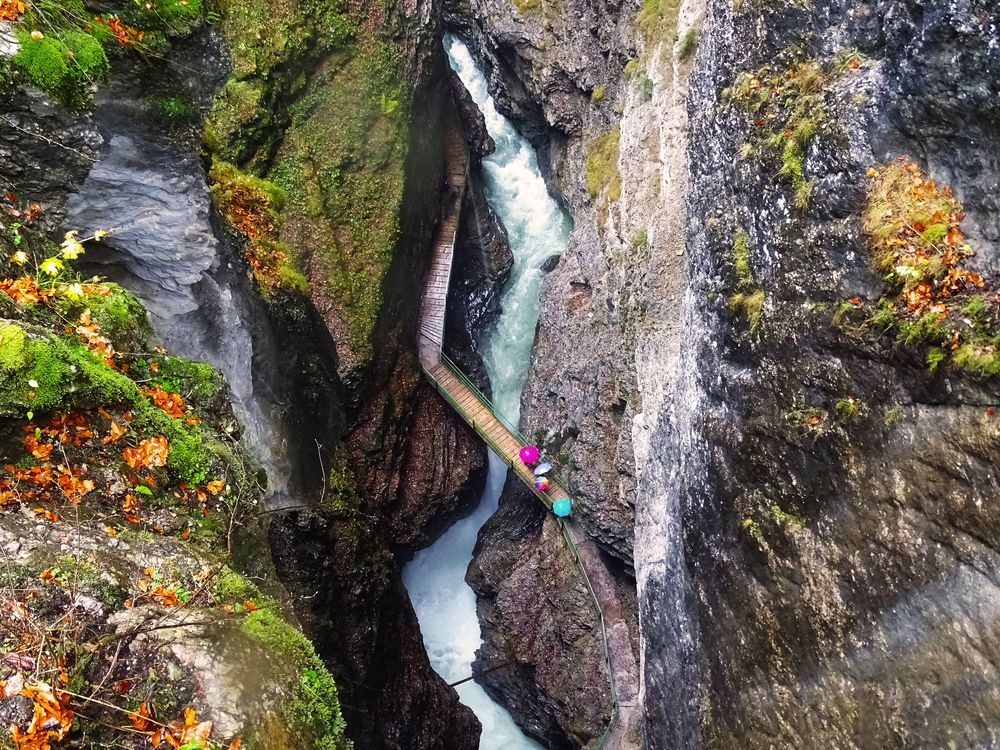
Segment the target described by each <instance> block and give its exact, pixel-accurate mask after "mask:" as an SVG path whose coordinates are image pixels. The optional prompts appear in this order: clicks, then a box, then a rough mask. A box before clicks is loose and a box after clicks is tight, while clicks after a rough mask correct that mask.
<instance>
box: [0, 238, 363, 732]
mask: <svg viewBox="0 0 1000 750" xmlns="http://www.w3.org/2000/svg"><path fill="white" fill-rule="evenodd" d="M95 234H98V235H99V234H101V233H95ZM92 239H94V237H88V238H79V237H78V236H77V235H76V234H75V233H70V234H68V235H67V236H66V239H65V241H64V242H63V243H62V245H61V246H56V245H54V244H53V243H51V242H50V241H48V240H47V239H46V237H45V236H44V235H43V234H41V233H40V232H37V231H35V230H32V229H29V228H26V227H24V226H22V225H21V224H20V223H13V222H12V223H8V224H0V451H2V452H3V455H4V457H5V461H6V462H7V463H5V464H4V465H3V466H2V467H0V514H3V515H4V522H3V523H2V524H0V544H3V546H4V548H5V549H7V550H8V551H9V554H8V560H7V565H6V567H5V568H4V570H3V571H2V572H0V585H2V586H4V587H5V589H6V590H7V591H8V592H9V593H10V596H9V598H10V599H11V601H10V602H9V606H10V607H11V608H12V609H13V610H16V612H17V615H16V617H15V618H13V619H11V620H10V621H9V622H8V631H9V635H10V636H11V638H9V639H8V644H7V646H6V648H7V650H8V652H9V654H11V655H13V656H14V657H16V658H13V659H11V660H9V661H7V662H6V663H5V664H4V665H0V679H2V680H5V681H6V684H7V685H8V691H9V695H19V696H21V697H23V698H24V700H25V701H27V704H28V712H29V716H31V715H32V714H31V712H32V710H33V711H34V716H35V717H41V718H40V719H38V720H36V721H33V722H32V723H31V724H30V725H29V724H27V723H26V722H25V723H23V724H21V725H19V726H20V728H19V730H18V731H19V732H21V733H22V734H21V736H22V738H23V742H22V743H21V745H20V746H23V747H47V746H49V745H50V744H51V745H53V746H59V745H61V744H63V743H58V744H57V741H60V740H62V741H63V742H64V743H65V744H66V745H67V746H69V745H71V746H77V745H79V746H81V747H111V746H114V747H122V748H126V749H127V750H140V749H141V748H146V747H149V746H150V743H152V744H154V745H156V744H167V745H170V746H172V747H185V748H191V750H194V748H201V749H202V750H208V749H209V748H223V747H227V746H229V745H230V743H233V742H235V741H236V739H239V740H240V742H239V743H236V744H238V745H240V746H241V747H243V748H246V750H265V749H266V748H267V749H269V748H274V747H287V748H290V749H294V750H312V748H324V750H347V749H348V748H349V747H350V742H349V741H348V740H347V739H346V738H345V734H344V731H345V727H344V720H343V718H342V716H341V712H340V706H339V700H338V695H337V688H336V685H335V684H334V681H333V678H332V676H331V675H330V672H329V671H328V670H327V668H326V667H325V666H324V665H323V663H322V662H321V661H320V660H319V658H318V657H317V656H316V653H315V651H314V649H313V646H312V644H311V643H310V642H309V641H308V640H307V639H306V637H305V636H304V635H303V634H302V633H301V632H300V631H299V629H298V628H296V627H295V626H294V625H293V624H291V623H290V622H289V621H288V620H287V619H286V617H285V615H284V614H283V611H282V607H281V605H280V604H279V602H278V600H277V599H276V598H274V597H272V596H269V595H267V594H265V593H262V591H261V588H259V587H258V586H257V585H255V584H254V583H251V582H250V581H249V580H247V579H246V578H244V577H243V576H241V575H240V574H239V573H237V572H235V571H234V570H233V569H232V568H230V567H229V565H232V564H234V563H232V562H230V561H229V556H230V553H231V551H232V549H233V545H234V534H233V532H234V530H235V529H239V530H240V532H239V543H240V545H241V547H242V548H243V549H242V550H241V553H240V554H241V556H242V557H244V558H248V559H254V558H257V559H259V558H260V557H261V549H262V548H265V545H266V539H265V535H264V529H263V527H261V526H260V524H259V523H258V521H256V520H255V517H254V515H253V510H254V509H255V507H256V506H257V503H258V502H259V499H260V488H259V487H258V485H257V482H256V479H255V476H256V472H255V471H254V466H253V464H252V463H251V461H250V460H249V458H248V456H247V455H246V453H245V450H244V448H243V447H242V446H241V444H240V443H239V441H238V440H237V439H236V437H237V425H236V422H235V419H234V416H233V414H232V411H231V405H230V403H229V401H228V392H227V390H226V388H225V385H224V383H223V381H222V378H221V376H220V375H219V374H218V373H217V372H216V371H215V370H213V369H212V368H211V367H209V366H208V365H204V364H201V363H197V362H190V361H188V360H185V359H182V358H178V357H172V356H169V355H167V354H166V353H164V352H163V350H162V349H159V348H154V347H153V345H152V343H151V342H150V340H149V327H148V325H147V323H146V313H145V310H144V309H143V308H142V306H141V305H140V304H139V303H138V302H137V301H136V300H135V298H133V297H132V296H131V295H130V294H128V292H126V291H125V290H123V289H121V288H120V287H118V286H116V285H113V284H106V283H101V282H100V281H99V280H96V279H87V280H84V279H82V278H80V277H79V276H78V275H77V274H76V273H75V272H74V271H73V270H72V268H71V265H70V264H71V261H73V260H75V259H76V258H78V257H79V256H80V255H82V254H84V253H85V251H86V249H85V248H86V245H87V243H88V242H89V241H91V240H92ZM248 546H249V547H250V549H249V550H248V549H246V547H248ZM255 567H264V569H263V570H262V573H263V577H262V578H261V585H262V586H263V585H266V586H267V587H268V588H271V587H273V586H274V583H273V579H272V578H271V577H270V576H271V575H272V573H271V572H270V571H269V570H267V569H266V566H259V565H256V566H255ZM29 661H30V666H29V664H28V662H29ZM202 684H210V685H212V686H213V687H212V690H210V691H207V692H202V691H199V690H198V689H197V688H198V686H199V685H202ZM63 691H66V692H65V693H63ZM223 715H225V716H228V717H231V719H230V720H229V721H228V722H224V721H221V719H222V718H223ZM233 719H235V720H236V721H237V722H238V723H237V724H235V726H236V727H237V728H238V729H239V734H238V735H233V733H232V731H233V730H232V727H233V726H234V723H233ZM16 720H17V717H11V716H9V717H7V718H5V719H4V724H3V728H4V729H5V730H9V729H11V728H12V726H13V724H11V723H10V722H12V721H16ZM122 727H128V729H127V730H126V729H122ZM222 727H229V728H230V729H223V728H222ZM224 732H225V733H224ZM32 743H34V744H32ZM40 743H41V744H40Z"/></svg>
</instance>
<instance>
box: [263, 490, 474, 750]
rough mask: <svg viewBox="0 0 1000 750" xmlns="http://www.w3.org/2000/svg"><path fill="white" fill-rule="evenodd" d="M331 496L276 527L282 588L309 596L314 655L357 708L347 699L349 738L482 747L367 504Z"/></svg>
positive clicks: (376, 743) (341, 494)
mask: <svg viewBox="0 0 1000 750" xmlns="http://www.w3.org/2000/svg"><path fill="white" fill-rule="evenodd" d="M327 497H328V502H327V509H326V511H325V512H324V513H322V514H319V513H299V512H294V513H289V514H286V515H284V516H282V517H281V518H280V519H279V520H278V521H277V522H276V523H275V524H273V525H272V527H271V538H272V550H273V554H274V557H275V565H276V566H277V568H278V570H279V571H282V574H283V579H284V580H285V581H286V584H287V585H289V586H290V588H291V589H292V590H293V591H294V592H295V593H297V594H300V595H301V596H303V597H309V599H308V601H309V613H310V614H309V617H310V624H311V627H310V628H309V629H310V631H311V632H312V634H313V640H314V642H315V643H316V647H317V650H318V652H319V653H320V654H321V655H322V656H324V657H325V658H326V659H327V660H328V662H329V663H331V664H333V671H334V676H335V677H336V678H337V679H338V680H339V681H340V683H339V684H349V685H351V688H350V694H351V695H352V696H354V700H357V701H359V704H355V705H354V706H353V707H351V706H348V705H346V703H347V701H346V700H345V706H344V711H345V718H346V719H347V723H348V727H349V731H350V736H351V738H352V739H353V740H354V741H355V743H356V744H357V745H358V746H359V747H365V748H391V749H392V750H404V749H405V748H411V747H412V748H437V749H438V750H450V749H451V748H470V749H471V748H475V747H477V746H478V743H479V732H480V725H479V721H478V719H476V717H475V716H474V715H473V714H472V712H471V711H469V710H468V709H467V708H465V707H464V706H460V705H459V703H458V696H457V695H456V694H455V692H454V690H451V689H447V690H443V689H442V682H441V679H440V678H439V677H437V675H436V674H434V673H433V672H432V671H431V670H430V667H429V665H428V663H427V654H426V653H425V651H424V646H423V643H422V641H421V639H420V632H419V629H418V627H417V621H416V615H414V613H413V609H412V607H411V606H410V604H409V601H408V600H407V598H406V591H405V590H404V589H403V586H402V583H401V581H400V576H399V569H398V566H397V565H396V562H395V560H394V559H393V557H392V555H391V554H390V553H389V552H388V549H387V547H386V544H385V542H384V541H382V539H380V538H379V530H378V529H377V528H376V527H375V525H374V524H373V523H372V522H371V520H370V518H369V517H368V516H367V514H366V510H367V509H366V507H365V505H364V500H363V499H362V498H358V497H357V496H355V495H354V494H353V490H352V489H347V490H346V491H345V490H344V489H338V488H331V490H330V493H329V494H328V496H327ZM345 570H349V571H351V572H352V575H351V576H345V575H344V574H343V572H344V571H345ZM359 709H360V710H359Z"/></svg>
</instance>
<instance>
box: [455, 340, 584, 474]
mask: <svg viewBox="0 0 1000 750" xmlns="http://www.w3.org/2000/svg"><path fill="white" fill-rule="evenodd" d="M440 356H441V364H443V365H444V366H445V367H446V368H447V369H448V370H449V371H450V372H451V374H452V375H454V376H455V377H456V378H458V379H459V380H461V381H462V383H463V385H465V387H466V388H468V389H469V390H470V391H472V393H473V395H475V397H476V398H478V399H479V400H480V401H481V402H482V403H483V405H484V406H485V407H486V408H487V409H489V410H490V412H491V413H492V414H493V416H494V417H495V418H496V419H497V421H498V422H500V424H502V425H503V426H504V427H505V428H506V430H507V431H508V432H509V433H510V434H511V435H512V436H513V437H514V438H515V439H516V440H517V441H518V442H519V443H520V444H521V445H530V444H532V442H533V441H531V440H529V439H528V438H527V437H525V436H524V435H522V434H521V432H520V431H519V430H518V428H517V427H515V426H514V425H512V424H511V423H510V422H508V421H507V420H506V419H505V418H504V417H503V416H502V415H501V414H500V413H499V412H498V411H497V409H496V407H495V406H494V405H493V402H492V401H491V400H490V399H489V398H487V397H486V394H484V393H483V392H482V391H481V390H479V388H478V387H476V384H475V383H473V382H472V381H471V380H470V379H469V377H468V376H467V375H466V374H465V373H464V372H462V370H461V368H460V367H459V366H458V365H457V364H455V362H454V361H453V360H452V359H451V358H450V357H449V356H448V355H447V354H445V353H444V352H443V351H442V352H441V355H440ZM546 473H547V474H548V475H549V476H550V477H552V478H553V479H554V480H555V481H556V483H557V484H558V485H559V486H561V487H562V488H563V489H564V490H566V492H567V493H569V494H574V493H573V488H572V486H571V485H570V483H569V481H567V480H566V479H565V478H564V477H562V476H560V475H559V473H558V472H556V471H554V470H553V471H549V472H546Z"/></svg>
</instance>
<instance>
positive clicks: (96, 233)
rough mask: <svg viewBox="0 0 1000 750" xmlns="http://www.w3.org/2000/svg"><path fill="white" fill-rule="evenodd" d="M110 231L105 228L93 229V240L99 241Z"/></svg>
mask: <svg viewBox="0 0 1000 750" xmlns="http://www.w3.org/2000/svg"><path fill="white" fill-rule="evenodd" d="M109 234H111V232H109V231H108V230H107V229H95V230H94V242H100V241H101V240H103V239H104V238H105V237H107V236H108V235H109Z"/></svg>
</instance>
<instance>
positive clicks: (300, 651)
mask: <svg viewBox="0 0 1000 750" xmlns="http://www.w3.org/2000/svg"><path fill="white" fill-rule="evenodd" d="M242 629H243V633H244V634H245V635H247V636H248V637H249V638H251V639H252V640H254V641H256V642H257V643H259V644H260V645H261V647H262V648H263V650H264V651H265V652H266V653H268V654H269V655H270V656H271V657H272V659H273V660H274V662H275V663H276V664H277V665H281V666H283V667H286V668H289V669H291V670H294V671H295V672H297V674H298V684H297V685H296V687H295V688H294V690H293V692H292V694H291V695H290V696H289V697H288V698H286V699H284V700H283V701H282V702H281V703H280V704H279V706H278V707H277V712H278V714H279V715H280V716H281V718H282V719H283V722H284V724H286V726H287V730H288V732H289V733H290V734H291V736H292V737H294V738H295V740H296V742H297V744H298V745H299V746H303V747H305V746H308V747H314V748H318V749H320V750H348V749H349V748H350V747H351V743H350V741H349V740H348V739H347V738H346V737H345V734H344V730H345V727H346V724H345V722H344V719H343V717H342V716H341V713H340V699H339V696H338V695H337V686H336V685H335V684H334V681H333V676H332V675H331V674H330V671H329V670H328V669H327V668H326V666H325V665H324V664H323V662H322V661H320V659H319V657H318V656H317V655H316V651H315V649H314V648H313V645H312V643H310V642H309V640H308V639H307V638H306V637H305V636H304V635H302V632H301V631H299V630H298V629H297V628H295V627H294V626H292V625H290V624H289V623H288V622H286V621H285V620H283V619H282V618H281V617H280V616H278V615H277V614H275V613H274V612H273V611H271V610H270V609H260V610H257V611H255V612H251V613H250V614H249V615H247V617H246V619H245V620H244V622H243V625H242Z"/></svg>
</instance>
